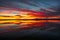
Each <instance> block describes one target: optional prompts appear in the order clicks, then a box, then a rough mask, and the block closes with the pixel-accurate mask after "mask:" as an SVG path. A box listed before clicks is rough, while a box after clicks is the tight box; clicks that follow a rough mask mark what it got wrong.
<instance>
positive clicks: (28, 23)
mask: <svg viewBox="0 0 60 40" xmlns="http://www.w3.org/2000/svg"><path fill="white" fill-rule="evenodd" d="M46 22H52V23H59V22H60V20H0V27H2V28H10V27H14V26H17V28H29V27H41V26H44V25H45V23H46Z"/></svg>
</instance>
